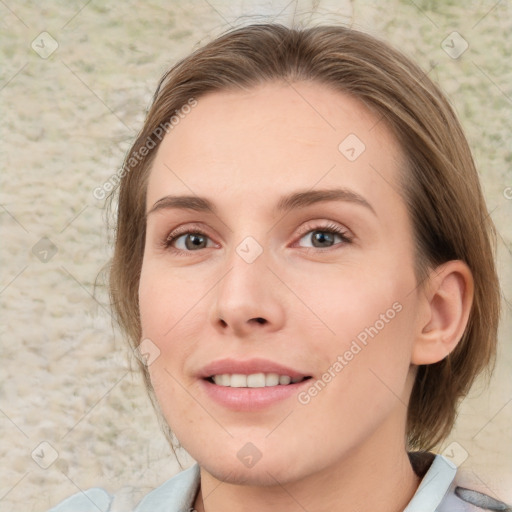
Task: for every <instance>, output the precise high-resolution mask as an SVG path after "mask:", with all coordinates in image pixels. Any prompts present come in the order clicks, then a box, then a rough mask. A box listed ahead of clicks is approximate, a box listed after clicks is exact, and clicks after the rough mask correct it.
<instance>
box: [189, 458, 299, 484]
mask: <svg viewBox="0 0 512 512" xmlns="http://www.w3.org/2000/svg"><path fill="white" fill-rule="evenodd" d="M264 458H265V457H264V456H262V458H261V459H260V460H259V461H258V462H256V464H254V465H253V466H252V467H246V466H245V465H244V464H243V463H242V462H240V460H238V458H235V459H234V460H233V459H231V460H221V459H220V458H217V459H214V460H212V459H210V458H208V459H207V460H204V459H203V460H198V463H199V466H200V467H201V469H203V470H204V471H206V472H208V473H209V474H210V475H212V476H213V477H214V478H216V479H217V480H220V481H222V482H225V483H229V484H234V485H248V486H260V487H270V486H274V485H278V484H285V483H289V482H292V481H295V480H298V479H300V478H301V477H304V476H306V475H301V474H300V465H299V464H298V461H297V459H296V457H292V456H287V457H286V460H283V459H284V457H283V458H282V460H280V461H279V460H276V459H275V457H272V458H267V460H264ZM196 460H197V459H196Z"/></svg>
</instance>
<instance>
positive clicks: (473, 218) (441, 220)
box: [110, 24, 500, 450]
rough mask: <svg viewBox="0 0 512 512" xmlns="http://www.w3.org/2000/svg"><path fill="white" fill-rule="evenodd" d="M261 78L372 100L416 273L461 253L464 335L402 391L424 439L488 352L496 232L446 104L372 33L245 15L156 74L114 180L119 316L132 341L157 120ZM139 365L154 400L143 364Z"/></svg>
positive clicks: (434, 439) (447, 422)
mask: <svg viewBox="0 0 512 512" xmlns="http://www.w3.org/2000/svg"><path fill="white" fill-rule="evenodd" d="M268 81H285V82H293V81H314V82H317V83H321V84H324V85H326V86H329V87H330V88H333V89H334V90H338V91H340V92H343V93H345V94H350V95H352V97H355V98H357V99H358V100H359V101H362V102H363V103H364V104H365V105H366V106H367V107H369V108H370V109H371V110H372V111H374V112H375V113H376V114H377V116H378V118H379V119H380V120H381V121H383V122H385V123H386V124H387V126H388V127H389V128H390V129H391V130H392V132H393V133H394V134H395V136H396V138H397V140H398V142H399V144H400V146H401V148H402V151H403V155H404V156H405V162H406V166H405V169H404V171H403V172H402V189H403V190H402V191H401V193H402V195H403V197H404V200H405V201H406V203H407V205H408V208H409V212H410V215H411V218H412V221H413V229H414V236H415V240H416V249H417V254H416V275H417V278H418V282H419V283H420V284H421V282H422V280H423V279H424V278H425V277H426V276H427V274H428V271H429V270H431V269H433V268H435V267H436V266H438V265H440V264H441V263H443V262H446V261H449V260H455V259H460V260H462V261H464V262H466V263H467V265H468V266H469V268H470V269H471V271H472V273H473V278H474V285H475V294H474V300H473V305H472V310H471V314H470V318H469V322H468V325H467V327H466V330H465V332H464V335H463V338H462V340H461V341H460V343H459V344H458V345H457V347H456V348H455V350H454V351H453V352H452V353H451V354H450V355H449V356H448V357H446V358H445V359H443V360H442V361H440V362H438V363H436V364H432V365H424V366H420V367H419V368H418V372H417V375H416V380H415V384H414V387H413V390H412V394H411V398H410V403H409V409H408V420H407V439H408V445H409V448H410V449H423V450H427V449H431V448H432V447H434V446H435V445H437V444H438V443H439V442H440V441H442V440H443V439H444V438H446V436H447V435H448V434H449V432H450V430H451V428H452V426H453V423H454V421H455V417H456V408H457V405H458V402H459V400H460V399H461V398H462V397H464V396H465V395H466V394H467V392H468V391H469V388H470V386H471V384H472V383H473V381H474V379H475V378H476V376H477V375H478V374H479V373H480V372H481V371H482V370H484V369H485V368H489V369H490V368H492V363H493V362H494V357H495V351H496V339H497V325H498V319H499V309H500V290H499V284H498V278H497V275H496V269H495V264H494V257H495V256H494V252H495V243H496V242H495V231H494V226H493V223H492V220H491V219H490V216H489V214H488V212H487V208H486V205H485V201H484V198H483V195H482V191H481V188H480V183H479V179H478V174H477V171H476V169H475V165H474V162H473V159H472V156H471V151H470V149H469V147H468V144H467V141H466V139H465V137H464V134H463V132H462V129H461V127H460V125H459V122H458V121H457V118H456V116H455V114H454V112H453V110H452V109H451V107H450V105H449V103H448V102H447V100H446V99H445V97H444V96H443V94H442V93H441V92H440V90H439V89H438V88H437V87H436V86H435V85H434V84H433V82H432V81H431V80H430V79H429V78H428V77H427V76H426V75H425V73H423V72H422V70H421V69H420V68H419V67H418V66H416V65H415V64H414V63H412V62H411V61H410V60H409V59H408V58H406V57H404V56H403V55H402V54H401V53H399V52H398V51H396V50H394V49H393V48H391V47H390V46H388V45H387V44H385V43H383V42H381V41H378V40H377V39H375V38H373V37H372V36H369V35H366V34H364V33H361V32H358V31H355V30H352V29H349V28H345V27H338V26H318V27H314V28H308V29H289V28H286V27H284V26H282V25H278V24H259V25H251V26H247V27H244V28H238V29H235V30H231V31H230V32H228V33H225V34H223V35H222V36H220V37H218V38H217V39H215V40H214V41H212V42H210V43H209V44H207V45H206V46H204V47H203V48H200V49H198V50H196V51H195V52H194V53H192V54H191V55H189V56H188V57H187V58H185V59H183V60H181V61H180V62H178V64H176V65H175V66H174V67H173V68H172V69H171V70H169V71H168V72H167V73H166V74H165V75H164V76H163V78H162V79H161V81H160V84H159V86H158V88H157V91H156V93H155V95H154V98H153V103H152V105H151V107H150V109H149V112H148V114H147V117H146V120H145V123H144V126H143V129H142V131H141V132H140V134H139V136H138V138H137V140H136V141H135V143H134V144H133V146H132V148H131V149H130V151H129V152H128V153H127V155H126V159H125V166H124V169H129V170H128V171H127V172H125V173H124V176H123V177H122V179H121V182H120V186H119V190H118V199H119V203H118V207H117V230H116V239H115V252H114V257H113V261H112V266H111V273H110V293H111V301H112V307H113V309H114V312H115V313H116V316H117V319H118V321H119V323H120V325H121V327H122V329H123V330H124V332H125V334H126V335H127V336H128V338H129V339H130V342H131V344H132V346H133V348H135V347H137V345H138V344H139V343H140V341H141V340H140V338H141V325H140V316H139V307H138V287H139V278H140V270H141V266H142V259H143V253H144V240H145V222H146V219H145V208H146V184H147V179H148V175H149V172H150V169H151V164H152V161H153V159H154V155H155V154H156V149H157V147H158V144H159V143H160V141H161V135H160V131H161V130H160V131H159V130H158V127H161V126H167V127H168V128H170V125H169V122H170V121H169V120H170V119H171V118H172V117H173V115H174V116H175V114H176V112H177V111H178V112H179V110H180V108H181V107H182V106H183V105H186V104H187V102H190V100H191V99H192V98H193V99H195V100H197V99H199V98H200V97H201V96H202V95H204V94H205V93H207V92H212V91H218V90H226V89H232V90H234V89H247V88H250V87H254V86H255V85H257V84H261V83H264V82H268ZM165 123H167V125H165ZM150 141H151V142H150ZM148 147H152V149H150V150H149V151H148V150H147V148H148ZM144 148H146V151H144ZM141 155H142V156H141ZM134 158H135V160H134ZM141 368H142V370H143V372H144V377H145V382H146V387H147V389H148V392H149V394H150V397H151V398H152V401H153V404H154V405H155V399H154V395H153V393H152V389H151V385H150V380H149V375H148V372H147V368H145V367H144V365H142V364H141ZM157 411H158V407H157Z"/></svg>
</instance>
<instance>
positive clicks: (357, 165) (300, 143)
mask: <svg viewBox="0 0 512 512" xmlns="http://www.w3.org/2000/svg"><path fill="white" fill-rule="evenodd" d="M400 160H401V151H400V148H399V146H398V143H397V142H396V140H395V139H394V137H393V136H392V134H391V132H390V130H389V129H388V128H387V126H386V123H385V120H383V119H382V118H380V117H379V116H378V115H376V114H375V113H372V112H371V111H370V110H369V109H368V108H367V107H366V106H365V105H363V104H362V103H361V102H360V101H358V100H356V99H354V98H352V97H350V96H348V95H346V94H343V93H340V92H338V91H333V90H332V89H330V88H328V87H326V86H324V85H321V84H316V83H304V82H300V83H292V84H283V83H267V84H264V85H260V86H258V87H255V88H253V89H250V90H248V91H238V90H237V91H219V92H213V93H209V94H207V95H205V96H202V97H200V98H199V99H198V103H197V106H196V107H195V108H193V109H191V111H190V112H189V113H188V114H187V115H184V116H183V117H182V118H181V119H180V122H179V124H177V125H176V126H175V127H174V128H173V130H172V131H170V132H169V134H168V135H166V136H165V138H164V140H163V141H162V143H161V144H160V146H159V148H158V152H157V155H156V158H155V160H154V162H153V166H152V170H151V174H150V178H149V183H148V196H147V199H148V207H151V205H152V204H153V203H154V202H155V201H156V200H158V199H159V198H160V197H161V196H162V195H164V194H165V193H167V194H170V193H172V194H187V195H194V194H198V195H202V196H203V195H207V196H209V197H213V196H216V197H218V198H219V200H221V201H223V202H227V203H226V204H228V203H231V206H236V207H237V208H239V209H240V208H243V205H247V204H248V203H251V204H252V206H256V205H261V206H265V205H269V200H270V198H271V197H272V196H274V195H275V196H276V197H277V196H278V195H279V196H281V195H282V193H283V192H287V191H290V192H291V191H293V190H297V189H301V190H303V189H313V188H329V187H333V186H340V185H341V186H343V187H347V188H350V189H352V190H354V191H355V192H357V193H361V194H362V195H365V196H370V198H373V200H374V201H375V200H379V199H380V200H379V201H378V202H382V201H383V200H389V199H390V198H394V201H395V202H396V199H397V197H396V196H397V195H398V194H397V193H398V191H399V186H398V169H399V167H400V165H401V164H400Z"/></svg>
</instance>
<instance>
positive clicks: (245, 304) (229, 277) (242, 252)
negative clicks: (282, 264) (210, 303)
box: [211, 236, 284, 334]
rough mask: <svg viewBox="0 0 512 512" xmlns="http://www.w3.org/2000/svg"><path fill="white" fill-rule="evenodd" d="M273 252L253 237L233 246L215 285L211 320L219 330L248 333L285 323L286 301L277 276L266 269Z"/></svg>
mask: <svg viewBox="0 0 512 512" xmlns="http://www.w3.org/2000/svg"><path fill="white" fill-rule="evenodd" d="M269 256H270V254H269V253H268V252H267V250H266V249H264V247H263V246H262V245H261V244H260V243H259V242H258V241H257V240H256V239H255V238H253V237H251V236H248V237H246V238H244V239H243V240H242V241H241V242H240V243H239V244H238V245H236V246H235V247H233V248H232V250H231V253H230V254H229V256H228V258H227V260H226V267H225V268H226V271H227V273H226V274H225V276H224V278H223V279H222V280H221V281H220V283H219V285H218V286H217V287H216V298H215V299H216V300H215V301H214V302H215V304H214V307H213V309H212V318H211V320H212V322H213V324H214V325H215V326H216V328H218V329H222V330H231V331H233V332H235V333H237V334H244V333H245V334H247V333H249V332H250V331H252V330H253V329H256V328H263V327H264V328H265V329H267V330H275V329H278V328H280V327H281V326H282V324H283V322H284V310H283V301H282V300H281V299H280V297H279V296H278V295H279V291H278V290H279V286H277V283H276V282H274V281H275V276H274V275H273V273H272V272H271V271H270V270H269V269H268V268H267V264H269V263H270V261H269V260H270V258H269Z"/></svg>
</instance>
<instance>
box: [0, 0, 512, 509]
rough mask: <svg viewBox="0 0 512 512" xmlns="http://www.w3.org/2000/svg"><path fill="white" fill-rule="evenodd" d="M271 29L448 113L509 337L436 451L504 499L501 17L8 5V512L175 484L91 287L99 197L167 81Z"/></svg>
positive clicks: (491, 4)
mask: <svg viewBox="0 0 512 512" xmlns="http://www.w3.org/2000/svg"><path fill="white" fill-rule="evenodd" d="M269 21H276V22H280V23H283V24H286V25H291V24H292V23H294V24H296V25H298V26H306V25H308V26H309V25H315V24H321V23H333V24H342V25H350V26H353V27H354V28H358V29H360V30H363V31H367V32H370V33H372V34H374V35H376V36H378V37H380V38H383V39H385V40H387V41H389V42H390V43H392V44H393V45H394V46H396V47H397V48H399V49H401V50H402V51H403V52H404V53H406V54H407V55H409V56H410V57H411V58H412V59H413V60H415V61H416V62H418V63H419V64H420V65H421V67H422V68H423V69H424V70H425V72H427V73H428V76H429V77H430V78H432V79H433V80H434V81H436V82H437V83H438V84H439V85H440V86H441V88H442V89H443V90H444V91H445V92H446V94H447V95H448V96H449V98H450V101H451V102H452V104H453V106H454V108H455V110H456V111H457V113H458V115H459V117H460V119H461V122H462V124H463V126H464V128H465V131H466V134H467V137H468V139H469V141H470V145H471V146H472V148H473V151H474V157H475V159H476V161H477V166H478V169H479V171H480V174H481V180H482V184H483V187H484V192H485V196H486V199H487V203H488V207H489V212H490V214H491V216H492V218H493V219H494V222H495V223H496V226H497V228H498V231H499V242H498V244H499V245H498V257H499V272H500V276H501V284H502V289H503V321H502V324H501V329H500V347H499V354H498V364H497V366H496V370H495V372H494V376H493V378H492V380H491V382H490V384H489V385H488V386H487V385H486V383H485V381H484V380H482V381H479V382H478V383H477V385H476V386H475V387H474V389H473V390H472V392H471V395H470V396H469V397H468V398H467V399H466V400H465V401H464V402H463V404H462V406H461V408H460V414H459V417H458V420H457V425H456V428H455V430H454V431H453V432H452V434H451V436H450V438H449V439H448V440H447V441H446V442H445V443H443V445H442V446H440V447H439V449H438V451H439V453H444V454H445V455H446V456H448V457H450V458H451V459H452V460H453V461H454V462H455V463H456V464H457V465H459V466H460V467H461V468H462V469H464V470H466V471H468V472H469V473H471V475H472V477H473V478H474V479H475V480H476V481H479V482H480V483H481V485H483V486H485V489H486V490H487V492H488V494H490V495H492V496H495V497H497V498H499V499H501V500H508V501H509V502H511V501H512V429H511V418H512V372H511V367H512V347H511V343H510V340H511V335H512V321H511V308H510V300H511V298H512V293H511V292H512V264H511V263H512V222H511V218H512V215H511V214H512V171H511V161H512V144H511V141H512V136H511V130H512V67H511V62H512V5H511V3H510V2H507V1H483V0H482V1H466V2H462V1H459V2H456V1H438V0H415V1H412V0H410V1H407V0H389V1H386V2H378V1H376V0H368V1H366V0H361V1H359V0H354V1H344V0H338V1H329V0H326V1H323V0H310V1H305V0H292V1H291V2H285V1H263V0H260V1H248V0H246V1H238V2H237V1H227V0H223V1H218V0H209V1H206V0H193V1H187V2H184V1H182V2H180V1H177V0H174V1H166V2H164V1H156V0H154V1H145V2H143V1H138V0H129V1H125V2H113V1H105V2H100V1H91V0H85V1H84V0H81V1H77V0H68V1H57V0H54V1H48V2H44V3H39V2H33V1H23V0H17V1H16V2H15V1H13V0H2V1H0V24H1V30H2V38H1V42H0V59H1V61H0V105H1V107H0V108H1V112H2V114H1V119H2V121H1V130H2V133H1V144H0V156H1V162H2V172H1V174H0V182H1V189H0V223H1V228H2V242H3V243H2V246H1V252H0V259H1V261H0V303H1V311H2V313H1V317H0V321H1V335H2V338H1V344H0V354H1V360H2V374H1V378H0V429H1V432H2V434H1V437H0V456H1V460H2V463H1V467H0V509H1V510H2V511H5V512H7V511H11V510H12V511H14V510H17V511H19V510H24V511H36V512H42V511H45V510H47V509H48V508H50V507H51V506H52V505H55V504H56V503H57V502H58V501H60V500H62V499H63V498H65V497H67V496H69V495H71V494H73V493H75V492H78V491H79V490H81V489H85V488H88V487H91V486H102V487H104V488H106V489H107V490H109V491H111V492H114V491H120V492H121V493H126V495H129V496H130V498H131V499H134V500H135V501H137V499H138V498H139V497H140V496H142V495H143V494H145V493H147V492H148V491H149V490H150V489H152V488H154V487H156V486H157V485H159V484H160V483H162V482H163V481H165V480H167V479H168V478H170V477H171V476H173V475H174V474H175V473H176V472H178V471H179V469H180V467H179V465H178V462H177V461H176V459H175V457H174V455H173V454H172V452H171V450H170V448H169V446H168V444H167V441H166V440H165V438H164V436H163V434H162V433H161V430H160V428H159V425H158V423H157V420H156V417H155V414H154V412H153V410H152V408H151V406H150V403H149V400H148V399H147V397H146V395H145V392H144V389H143V386H142V381H141V379H140V377H139V376H138V374H137V373H136V372H134V371H132V367H135V365H134V363H133V361H134V356H133V354H132V353H131V352H130V351H129V350H128V348H127V347H126V346H125V343H124V342H123V340H122V338H121V336H120V335H119V334H115V331H114V329H113V327H112V320H111V317H110V313H109V309H108V300H107V295H106V293H105V290H104V288H102V287H101V285H100V286H99V287H97V288H96V290H95V287H94V285H95V279H96V276H97V275H98V272H100V270H101V269H102V267H103V266H104V265H105V264H106V263H107V262H108V259H109V257H110V254H111V245H110V244H111V239H110V238H109V235H108V232H107V229H106V225H105V210H104V206H105V205H104V201H102V200H101V199H97V198H96V197H97V194H96V195H94V194H93V192H94V190H95V189H96V188H97V187H101V186H103V184H104V183H105V182H106V181H107V180H108V179H109V178H110V177H111V176H112V175H113V174H114V173H115V172H116V171H117V170H118V169H119V168H120V167H121V165H122V160H123V156H124V154H125V152H126V151H127V149H128V148H129V146H130V144H131V142H132V141H133V140H134V138H135V136H136V134H137V132H138V131H139V130H140V128H141V127H142V122H143V118H144V114H145V110H146V108H147V107H148V105H149V102H150V99H151V96H152V94H153V92H154V90H155V88H156V85H157V82H158V80H159V78H160V77H161V75H162V74H163V73H164V71H165V70H167V69H168V68H169V67H170V66H172V65H173V64H174V63H176V62H177V61H178V60H179V59H180V58H183V57H184V56H186V55H187V54H188V53H190V52H191V51H192V50H194V49H195V48H197V47H198V46H200V45H203V44H204V43H206V42H208V41H210V40H211V39H213V38H215V37H216V36H217V35H219V34H220V33H222V32H224V31H226V30H227V29H228V28H229V27H230V26H233V27H235V26H241V25H244V24H248V23H254V22H269ZM467 236H469V237H470V236H471V233H468V234H467ZM180 461H181V463H182V465H183V466H184V467H186V466H188V465H190V464H191V463H192V462H193V461H192V460H191V459H190V458H188V457H187V455H186V454H181V455H180Z"/></svg>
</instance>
